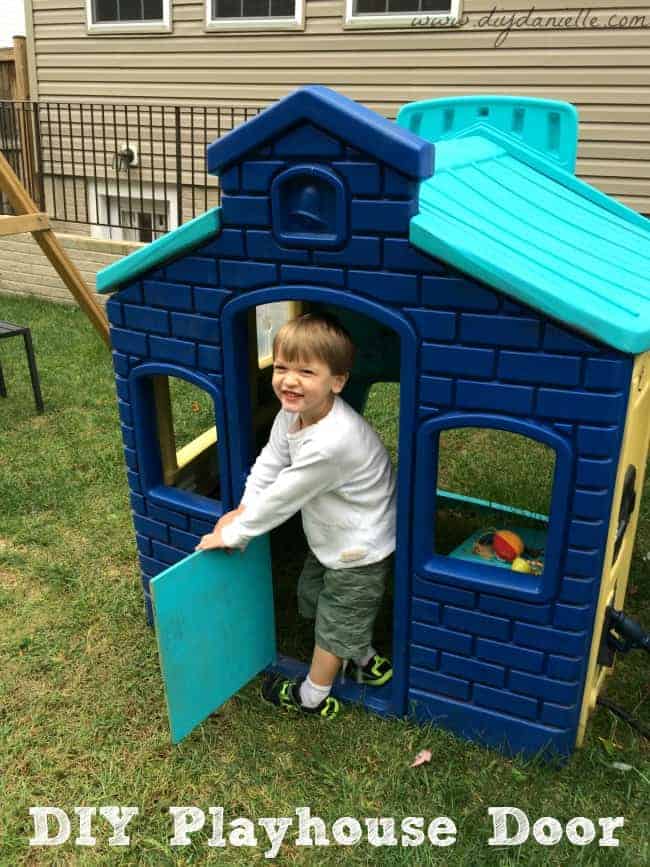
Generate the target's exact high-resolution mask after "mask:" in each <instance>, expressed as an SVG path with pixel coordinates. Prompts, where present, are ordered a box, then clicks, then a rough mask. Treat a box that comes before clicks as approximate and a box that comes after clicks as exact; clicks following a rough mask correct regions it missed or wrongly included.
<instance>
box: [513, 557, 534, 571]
mask: <svg viewBox="0 0 650 867" xmlns="http://www.w3.org/2000/svg"><path fill="white" fill-rule="evenodd" d="M512 570H513V572H532V571H533V569H532V566H531V565H530V563H529V562H528V560H524V558H523V557H515V559H514V560H513V561H512Z"/></svg>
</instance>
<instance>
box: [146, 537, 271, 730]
mask: <svg viewBox="0 0 650 867" xmlns="http://www.w3.org/2000/svg"><path fill="white" fill-rule="evenodd" d="M151 591H152V596H153V609H154V621H155V628H156V636H157V639H158V650H159V654H160V666H161V670H162V676H163V681H164V685H165V696H166V699H167V710H168V714H169V726H170V730H171V739H172V743H178V742H179V741H181V740H182V739H183V738H184V737H185V736H186V735H188V734H189V733H190V732H191V731H192V729H194V728H195V726H197V725H199V723H201V722H202V721H203V720H204V719H205V718H206V717H207V716H209V715H210V714H211V713H213V712H214V711H215V710H217V708H219V707H220V706H221V705H222V704H223V703H224V702H225V701H227V699H229V698H230V697H231V696H233V695H234V694H235V693H236V692H238V690H240V689H241V688H242V687H243V686H245V685H246V684H247V683H248V682H249V681H250V680H251V679H252V678H253V677H255V675H257V674H259V672H260V671H262V670H263V669H265V668H266V667H267V666H268V665H271V664H272V663H273V662H275V656H276V652H275V623H274V616H273V588H272V580H271V557H270V551H269V540H268V536H260V537H259V538H257V539H254V540H253V541H252V542H251V543H250V544H249V545H248V547H247V548H246V550H245V551H233V552H227V551H197V552H195V553H194V554H191V555H190V556H189V557H186V558H185V559H184V560H181V561H180V562H179V563H176V564H175V565H174V566H171V567H170V568H169V569H166V570H165V571H164V572H162V573H161V574H160V575H158V576H157V577H156V578H154V579H153V580H152V582H151Z"/></svg>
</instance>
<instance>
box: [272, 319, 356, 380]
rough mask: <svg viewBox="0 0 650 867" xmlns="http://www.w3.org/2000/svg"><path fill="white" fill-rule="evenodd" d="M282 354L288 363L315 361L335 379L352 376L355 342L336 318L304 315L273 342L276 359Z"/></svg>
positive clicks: (293, 320) (287, 323)
mask: <svg viewBox="0 0 650 867" xmlns="http://www.w3.org/2000/svg"><path fill="white" fill-rule="evenodd" d="M280 352H282V355H283V356H284V358H286V360H287V361H300V360H301V359H305V360H309V359H310V358H315V359H317V360H318V361H323V362H324V363H325V364H327V366H328V367H329V369H330V370H331V372H332V374H333V375H334V376H339V375H342V374H344V373H349V372H350V370H351V369H352V364H353V362H354V353H355V347H354V343H352V338H351V337H350V335H349V334H348V332H347V331H346V329H345V328H344V327H343V326H342V325H341V323H340V322H339V321H338V319H337V318H336V317H335V316H331V315H330V314H329V313H304V314H303V315H302V316H298V317H297V318H296V319H291V320H290V321H289V322H285V324H284V325H283V326H282V327H281V328H280V330H279V331H278V333H277V334H276V335H275V337H274V339H273V358H276V356H277V355H278V353H280Z"/></svg>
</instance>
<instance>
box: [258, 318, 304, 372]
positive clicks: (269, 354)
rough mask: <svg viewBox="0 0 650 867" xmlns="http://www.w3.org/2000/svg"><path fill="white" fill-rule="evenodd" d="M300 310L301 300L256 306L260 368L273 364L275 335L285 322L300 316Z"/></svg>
mask: <svg viewBox="0 0 650 867" xmlns="http://www.w3.org/2000/svg"><path fill="white" fill-rule="evenodd" d="M300 312H301V305H300V302H299V301H275V302H273V304H260V306H259V307H256V308H255V330H256V333H257V364H258V367H259V369H260V370H264V368H266V367H271V366H272V364H273V339H274V338H275V335H276V334H277V333H278V331H279V330H280V328H281V327H282V326H283V325H284V324H285V322H288V321H289V320H290V319H295V318H296V316H300Z"/></svg>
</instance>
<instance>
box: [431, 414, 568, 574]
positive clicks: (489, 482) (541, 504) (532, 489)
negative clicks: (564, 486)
mask: <svg viewBox="0 0 650 867" xmlns="http://www.w3.org/2000/svg"><path fill="white" fill-rule="evenodd" d="M555 460H556V458H555V451H554V450H553V449H552V448H550V447H549V446H547V445H545V444H543V443H541V442H538V441H536V440H533V439H531V438H530V437H527V436H523V435H521V434H516V433H512V432H510V431H505V430H498V429H492V428H473V427H462V428H455V429H448V430H443V431H441V433H440V435H439V438H438V475H437V490H436V494H437V508H436V513H435V519H434V522H435V528H434V550H435V552H436V553H437V554H443V555H446V556H449V557H452V558H459V559H462V560H469V561H473V562H476V563H482V564H485V565H488V566H493V567H498V568H508V569H511V568H513V563H515V560H516V563H515V566H514V568H515V571H522V572H529V573H532V574H538V575H539V574H542V573H543V570H544V556H545V550H546V539H547V529H548V522H549V515H550V511H551V495H552V489H553V480H554V476H555ZM522 561H523V562H522Z"/></svg>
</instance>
